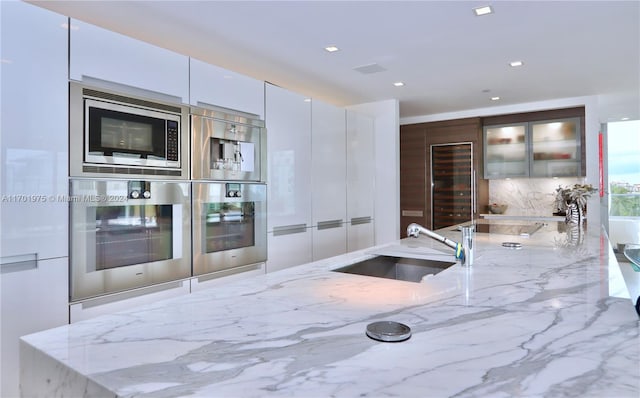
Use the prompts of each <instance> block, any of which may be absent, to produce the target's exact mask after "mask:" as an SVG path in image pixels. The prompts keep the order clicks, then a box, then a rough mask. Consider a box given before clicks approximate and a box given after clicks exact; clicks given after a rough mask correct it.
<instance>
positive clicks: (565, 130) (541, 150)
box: [529, 118, 581, 177]
mask: <svg viewBox="0 0 640 398" xmlns="http://www.w3.org/2000/svg"><path fill="white" fill-rule="evenodd" d="M529 125H530V126H529V128H530V130H531V153H532V162H531V174H530V175H531V177H574V176H579V175H580V174H581V159H580V157H581V156H580V155H581V148H580V141H581V133H580V119H579V118H573V119H562V120H551V121H544V122H530V123H529Z"/></svg>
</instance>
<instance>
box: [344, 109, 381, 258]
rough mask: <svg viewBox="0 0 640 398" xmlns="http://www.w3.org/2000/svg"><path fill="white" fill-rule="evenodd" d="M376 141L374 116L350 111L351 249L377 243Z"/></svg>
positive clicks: (349, 244)
mask: <svg viewBox="0 0 640 398" xmlns="http://www.w3.org/2000/svg"><path fill="white" fill-rule="evenodd" d="M374 142H375V136H374V119H373V117H371V116H368V115H365V114H362V113H359V112H355V111H352V110H347V219H348V221H349V226H348V230H347V238H348V242H347V249H348V251H354V250H358V249H362V248H365V247H369V246H372V245H373V244H374V227H373V220H374V197H375V162H376V160H375V147H374ZM379 161H381V162H382V161H384V159H380V160H379Z"/></svg>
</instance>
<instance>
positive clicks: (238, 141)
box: [191, 108, 267, 182]
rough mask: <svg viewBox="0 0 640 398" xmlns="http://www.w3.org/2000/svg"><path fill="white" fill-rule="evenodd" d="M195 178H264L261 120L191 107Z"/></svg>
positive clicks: (249, 115) (263, 146) (219, 110)
mask: <svg viewBox="0 0 640 398" xmlns="http://www.w3.org/2000/svg"><path fill="white" fill-rule="evenodd" d="M191 134H192V138H191V139H192V144H191V149H192V158H191V159H192V167H191V178H193V179H194V180H235V181H262V182H264V181H265V180H266V178H265V176H266V168H265V166H264V165H265V164H266V148H267V145H266V134H265V128H264V121H262V120H260V119H258V117H257V116H255V115H251V114H246V113H232V112H230V111H227V110H224V109H218V108H211V109H204V108H191Z"/></svg>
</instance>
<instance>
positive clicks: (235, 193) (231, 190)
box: [225, 183, 242, 198]
mask: <svg viewBox="0 0 640 398" xmlns="http://www.w3.org/2000/svg"><path fill="white" fill-rule="evenodd" d="M225 185H226V189H225V191H226V197H227V198H240V197H242V191H241V190H240V184H235V183H227V184H225Z"/></svg>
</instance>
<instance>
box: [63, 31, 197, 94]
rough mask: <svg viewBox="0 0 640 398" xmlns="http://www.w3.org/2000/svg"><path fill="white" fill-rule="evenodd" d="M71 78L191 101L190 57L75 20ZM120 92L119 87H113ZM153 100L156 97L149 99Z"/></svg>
mask: <svg viewBox="0 0 640 398" xmlns="http://www.w3.org/2000/svg"><path fill="white" fill-rule="evenodd" d="M69 52H70V54H69V60H70V64H69V77H70V79H72V80H78V81H85V82H86V83H89V84H90V83H93V84H99V85H105V84H106V85H110V84H113V83H115V84H117V85H118V88H119V89H121V90H122V89H127V87H126V86H128V87H131V88H132V90H134V92H133V93H135V94H142V95H144V94H143V93H141V92H140V91H141V90H145V91H148V92H151V93H149V94H152V93H160V94H162V95H163V97H164V96H169V97H171V99H169V98H163V99H166V100H172V101H174V102H182V103H187V102H188V101H189V57H187V56H186V55H182V54H178V53H175V52H172V51H169V50H167V49H164V48H161V47H157V46H155V45H152V44H149V43H146V42H144V41H141V40H137V39H134V38H131V37H128V36H125V35H122V34H120V33H116V32H112V31H109V30H106V29H103V28H101V27H98V26H95V25H91V24H88V23H84V22H82V21H78V20H75V19H72V20H71V26H70V41H69ZM113 88H116V87H113ZM149 96H153V94H152V95H149Z"/></svg>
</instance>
